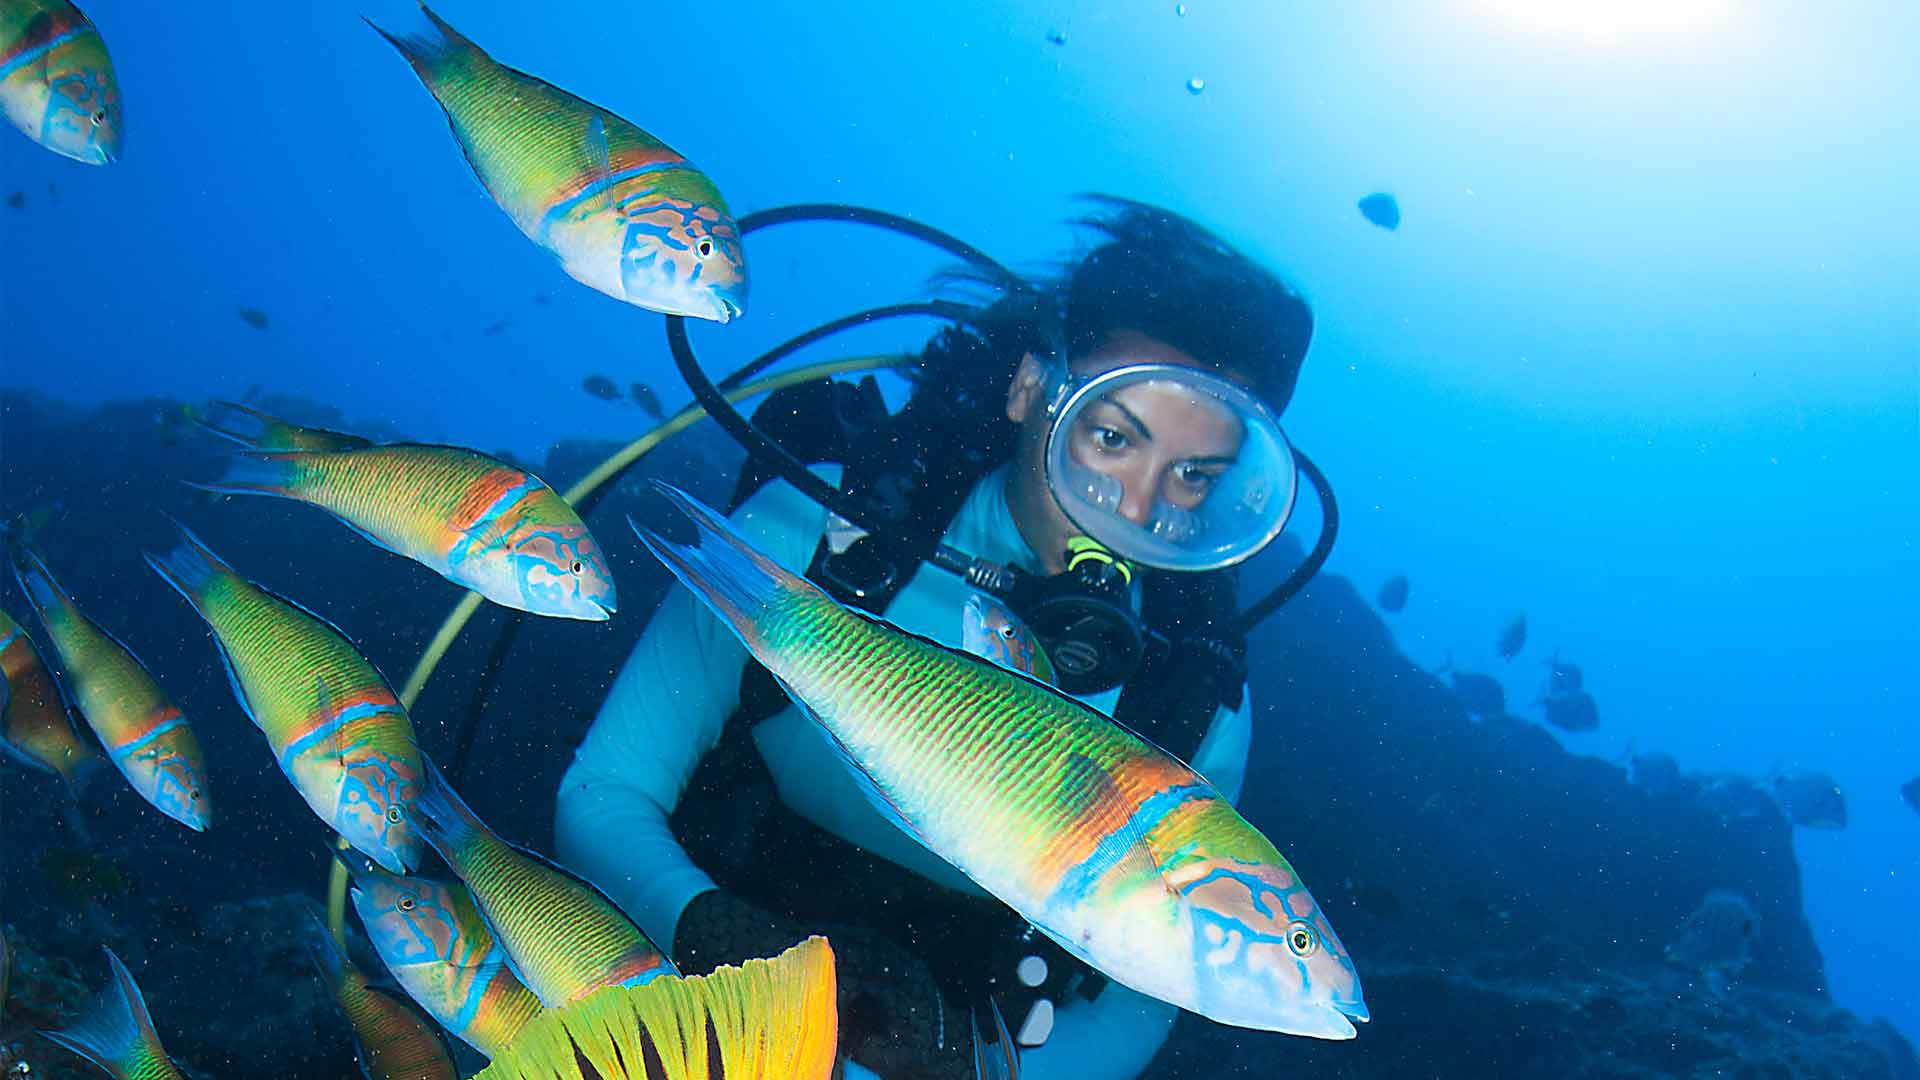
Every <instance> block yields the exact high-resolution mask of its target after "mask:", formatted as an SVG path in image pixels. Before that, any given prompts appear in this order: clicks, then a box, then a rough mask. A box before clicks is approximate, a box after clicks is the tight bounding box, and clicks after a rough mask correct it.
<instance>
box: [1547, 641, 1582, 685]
mask: <svg viewBox="0 0 1920 1080" xmlns="http://www.w3.org/2000/svg"><path fill="white" fill-rule="evenodd" d="M1582 681H1583V679H1582V677H1581V674H1580V665H1578V664H1575V663H1574V662H1572V661H1571V660H1562V659H1560V653H1559V651H1558V650H1555V651H1554V654H1553V658H1552V659H1551V660H1548V661H1547V692H1548V693H1549V694H1569V693H1572V692H1573V691H1575V690H1578V689H1580V684H1581V682H1582Z"/></svg>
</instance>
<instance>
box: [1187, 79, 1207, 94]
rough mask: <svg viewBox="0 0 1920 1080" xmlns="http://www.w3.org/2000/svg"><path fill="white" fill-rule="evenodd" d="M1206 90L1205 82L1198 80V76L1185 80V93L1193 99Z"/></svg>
mask: <svg viewBox="0 0 1920 1080" xmlns="http://www.w3.org/2000/svg"><path fill="white" fill-rule="evenodd" d="M1206 88H1207V80H1205V79H1202V78H1200V77H1199V76H1198V75H1196V76H1194V77H1193V78H1191V79H1188V80H1187V93H1189V94H1192V95H1194V96H1195V97H1198V96H1199V95H1200V94H1201V92H1203V91H1204V90H1206Z"/></svg>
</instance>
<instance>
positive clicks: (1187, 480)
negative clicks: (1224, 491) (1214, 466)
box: [1173, 465, 1220, 493]
mask: <svg viewBox="0 0 1920 1080" xmlns="http://www.w3.org/2000/svg"><path fill="white" fill-rule="evenodd" d="M1173 475H1174V478H1175V479H1177V480H1179V481H1180V483H1181V485H1182V486H1184V487H1186V488H1187V489H1189V490H1191V491H1197V492H1202V493H1204V492H1207V491H1210V490H1212V488H1213V484H1214V481H1216V480H1218V479H1220V477H1219V476H1218V475H1216V474H1214V473H1210V472H1208V471H1206V470H1205V469H1203V468H1201V467H1200V466H1198V465H1182V466H1180V467H1179V468H1177V469H1175V470H1174V472H1173Z"/></svg>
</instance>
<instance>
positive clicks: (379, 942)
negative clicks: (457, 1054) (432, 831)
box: [342, 854, 542, 1058]
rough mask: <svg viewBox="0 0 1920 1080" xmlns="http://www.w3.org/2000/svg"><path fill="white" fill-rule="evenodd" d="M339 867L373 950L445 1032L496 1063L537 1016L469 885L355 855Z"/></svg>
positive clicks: (535, 1004) (530, 995) (533, 1000)
mask: <svg viewBox="0 0 1920 1080" xmlns="http://www.w3.org/2000/svg"><path fill="white" fill-rule="evenodd" d="M342 861H343V862H345V863H346V866H347V869H348V871H349V872H350V873H352V875H353V891H352V894H351V895H352V897H353V909H354V910H355V911H357V912H359V913H360V922H361V925H363V926H364V927H366V931H367V938H368V939H369V940H370V941H372V942H373V949H374V951H375V952H377V953H379V954H380V959H381V960H382V961H383V962H385V964H386V965H387V970H388V971H389V972H391V973H392V974H393V977H394V979H396V980H397V981H398V982H399V983H400V985H401V987H402V988H404V989H405V990H406V992H407V993H408V994H410V995H412V996H413V1000H415V1001H417V1002H419V1003H420V1005H421V1007H422V1008H424V1009H426V1010H427V1012H428V1013H431V1014H432V1016H433V1018H434V1019H435V1020H438V1021H439V1022H440V1024H441V1026H443V1027H445V1028H446V1029H447V1030H448V1031H451V1032H453V1033H454V1034H455V1035H457V1036H459V1037H460V1038H461V1039H462V1040H464V1041H465V1042H466V1043H467V1044H468V1045H470V1046H472V1047H473V1048H474V1049H475V1050H478V1051H480V1052H481V1053H482V1054H485V1055H487V1056H488V1057H490V1058H491V1057H495V1056H497V1055H498V1054H499V1053H500V1052H501V1051H503V1050H505V1049H506V1048H507V1047H508V1046H509V1045H511V1044H512V1042H513V1039H514V1036H515V1035H518V1034H519V1033H520V1029H521V1028H522V1027H525V1026H526V1023H527V1021H529V1020H532V1019H533V1018H534V1017H536V1016H538V1015H540V1012H541V1009H542V1006H541V1004H540V999H539V998H537V997H534V996H533V991H531V990H529V989H527V988H526V985H525V984H523V983H522V982H521V981H520V978H519V976H517V975H515V974H514V973H513V970H512V969H511V968H510V967H509V966H508V964H507V951H506V950H505V949H504V948H502V947H501V946H500V943H499V942H497V941H495V940H494V937H493V931H492V930H490V929H488V927H487V921H486V919H485V918H483V917H482V916H481V914H480V909H479V908H477V907H475V906H474V903H473V898H472V897H471V896H469V895H468V893H467V889H466V886H464V885H462V884H460V883H459V882H458V881H441V880H439V879H437V878H430V877H401V876H399V875H397V874H389V873H387V872H386V871H384V870H382V869H380V868H379V867H377V866H375V865H373V864H372V863H370V862H368V861H367V860H365V859H361V858H356V857H355V856H353V855H350V854H349V855H344V856H342Z"/></svg>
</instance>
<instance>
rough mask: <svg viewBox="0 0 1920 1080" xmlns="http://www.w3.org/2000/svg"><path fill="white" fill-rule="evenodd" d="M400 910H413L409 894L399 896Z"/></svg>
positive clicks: (411, 898)
mask: <svg viewBox="0 0 1920 1080" xmlns="http://www.w3.org/2000/svg"><path fill="white" fill-rule="evenodd" d="M400 910H401V911H412V910H413V897H411V896H403V897H401V898H400Z"/></svg>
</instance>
